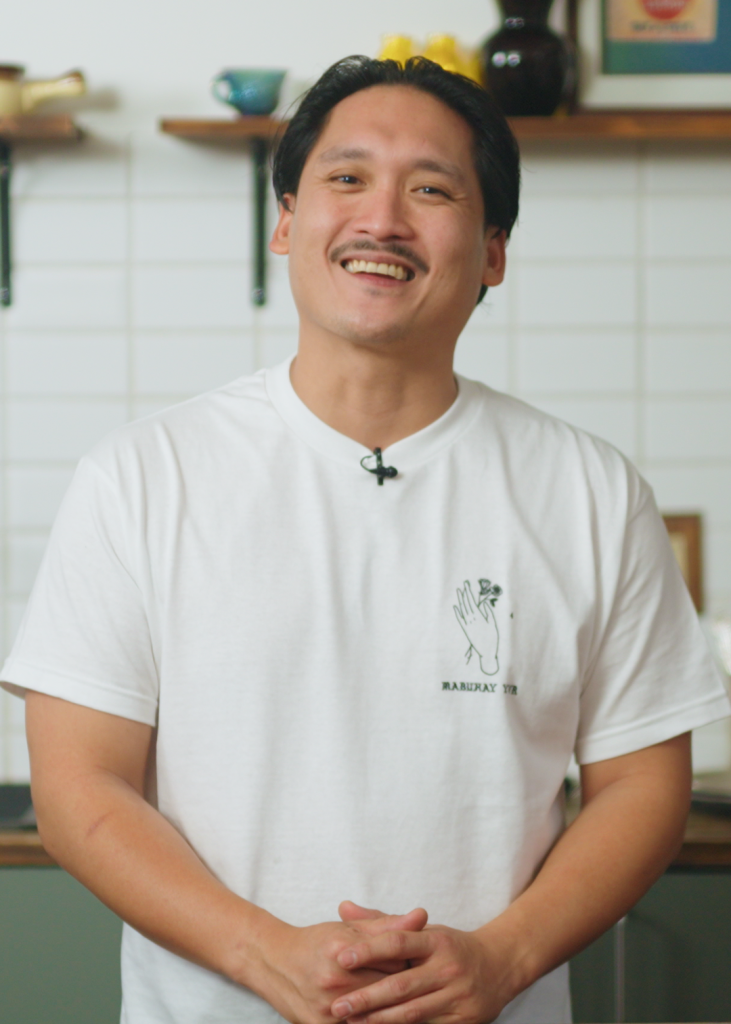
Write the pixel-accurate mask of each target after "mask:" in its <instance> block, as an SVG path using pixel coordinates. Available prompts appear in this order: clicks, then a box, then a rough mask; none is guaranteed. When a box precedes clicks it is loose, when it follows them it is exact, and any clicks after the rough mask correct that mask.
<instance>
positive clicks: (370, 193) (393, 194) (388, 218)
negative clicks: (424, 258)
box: [353, 184, 414, 241]
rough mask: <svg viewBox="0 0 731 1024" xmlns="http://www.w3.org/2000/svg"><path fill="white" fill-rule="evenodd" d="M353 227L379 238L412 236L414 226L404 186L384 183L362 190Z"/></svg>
mask: <svg viewBox="0 0 731 1024" xmlns="http://www.w3.org/2000/svg"><path fill="white" fill-rule="evenodd" d="M353 229H354V230H355V231H356V232H361V233H363V234H368V235H371V237H373V238H376V239H379V240H380V241H386V240H387V239H393V238H412V237H413V235H414V229H413V226H412V224H411V222H410V219H409V216H408V208H407V203H406V197H405V196H404V195H403V192H402V191H401V189H400V188H398V186H397V185H396V184H393V185H391V184H382V185H379V186H378V187H377V188H372V189H368V190H367V191H365V192H363V193H362V195H361V202H360V204H359V208H358V212H357V214H356V217H355V220H354V222H353Z"/></svg>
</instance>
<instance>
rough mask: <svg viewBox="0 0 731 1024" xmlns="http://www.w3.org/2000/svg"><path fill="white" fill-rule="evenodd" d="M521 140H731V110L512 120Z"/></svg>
mask: <svg viewBox="0 0 731 1024" xmlns="http://www.w3.org/2000/svg"><path fill="white" fill-rule="evenodd" d="M510 125H511V127H512V129H513V131H514V132H515V135H516V137H517V138H518V139H519V140H521V141H522V140H524V141H526V142H528V141H533V140H535V141H546V142H559V141H564V140H566V141H569V140H576V141H580V140H583V141H587V142H597V141H601V140H604V139H624V140H626V141H630V142H632V141H634V142H649V141H655V140H664V141H667V142H683V141H685V142H687V141H691V140H695V141H696V142H711V141H717V140H719V139H720V140H723V139H726V140H727V141H731V110H686V111H681V110H637V111H631V110H607V111H592V112H591V113H589V112H579V113H576V114H570V115H567V116H565V117H513V118H510Z"/></svg>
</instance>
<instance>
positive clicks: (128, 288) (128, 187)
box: [125, 131, 136, 421]
mask: <svg viewBox="0 0 731 1024" xmlns="http://www.w3.org/2000/svg"><path fill="white" fill-rule="evenodd" d="M133 146H134V132H133V131H129V132H127V133H126V134H125V219H126V225H125V226H126V229H127V230H126V260H125V340H126V346H127V352H126V355H127V364H126V365H127V382H126V384H127V386H126V399H127V403H126V404H127V420H128V421H129V420H131V419H132V417H133V409H134V393H135V392H134V389H135V385H136V364H135V356H134V339H133V328H132V316H133V311H132V304H133V296H132V272H133V261H132V253H133V248H134V237H133V234H134V217H133V214H132V161H133Z"/></svg>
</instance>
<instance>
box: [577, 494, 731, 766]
mask: <svg viewBox="0 0 731 1024" xmlns="http://www.w3.org/2000/svg"><path fill="white" fill-rule="evenodd" d="M637 482H638V497H637V502H636V511H634V512H633V514H631V515H630V517H629V519H628V522H627V526H626V528H625V532H624V536H623V539H622V543H621V551H620V552H619V558H620V563H619V572H618V576H617V577H616V581H615V585H614V586H613V599H612V600H611V601H609V602H608V614H607V617H606V620H605V625H604V628H603V630H602V632H601V636H600V638H599V641H598V645H597V651H596V655H595V657H594V660H593V664H591V665H590V667H589V671H588V672H587V675H586V679H585V682H584V686H583V688H582V695H581V699H580V717H579V729H578V735H577V741H576V759H577V761H578V762H579V763H580V764H587V763H590V762H594V761H601V760H605V759H607V758H611V757H618V756H620V755H621V754H628V753H632V752H633V751H635V750H641V749H642V748H643V747H648V746H651V745H652V744H654V743H661V742H662V741H664V740H667V739H670V738H671V737H673V736H677V735H680V734H681V733H684V732H687V731H689V730H691V729H695V728H697V727H698V726H701V725H706V724H708V723H709V722H712V721H716V720H717V719H719V718H724V717H725V716H727V715H729V714H731V704H730V703H729V699H728V695H727V692H726V686H725V684H724V681H723V679H722V677H721V674H720V672H719V670H718V668H717V666H716V664H715V662H714V660H713V658H712V656H711V653H710V651H709V649H708V646H707V644H706V641H705V638H704V636H703V634H702V631H701V628H700V625H699V622H698V615H697V613H696V611H695V608H694V606H693V603H692V601H691V598H690V595H689V593H688V589H687V587H686V585H685V582H684V580H683V577H682V574H681V572H680V569H679V567H678V564H677V561H676V559H675V556H674V555H673V552H672V548H671V547H670V542H669V539H668V535H667V530H666V529H665V525H664V523H663V521H662V518H661V516H660V514H659V513H658V511H657V507H656V505H655V501H654V498H653V495H652V491H651V489H650V488H649V486H648V485H647V484H646V483H645V482H644V481H643V480H641V479H640V480H638V481H637Z"/></svg>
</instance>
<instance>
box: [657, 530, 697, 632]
mask: <svg viewBox="0 0 731 1024" xmlns="http://www.w3.org/2000/svg"><path fill="white" fill-rule="evenodd" d="M663 520H664V522H665V528H666V529H667V531H668V536H669V537H670V546H671V547H672V549H673V553H674V555H675V557H676V558H677V560H678V565H679V566H680V571H681V572H682V574H683V579H684V580H685V582H686V584H687V586H688V590H689V591H690V596H691V597H692V598H693V604H694V605H695V607H696V611H698V612H702V611H703V548H702V532H701V517H700V516H699V515H698V514H697V513H689V514H688V515H682V516H663Z"/></svg>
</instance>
